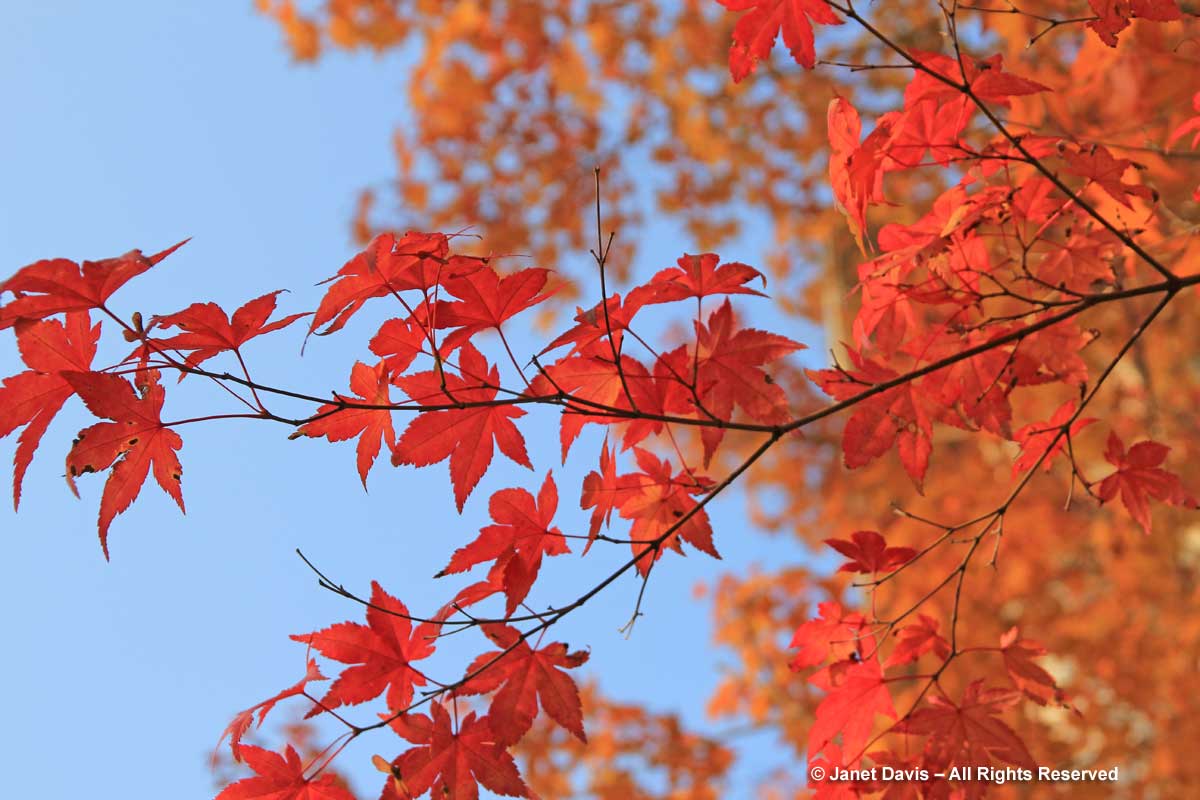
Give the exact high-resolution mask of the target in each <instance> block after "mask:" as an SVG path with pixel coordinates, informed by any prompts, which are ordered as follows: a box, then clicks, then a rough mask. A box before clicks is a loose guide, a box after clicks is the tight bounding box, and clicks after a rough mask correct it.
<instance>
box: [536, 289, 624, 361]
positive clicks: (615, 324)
mask: <svg viewBox="0 0 1200 800" xmlns="http://www.w3.org/2000/svg"><path fill="white" fill-rule="evenodd" d="M646 296H647V295H646V293H645V292H643V293H641V294H640V295H638V294H636V293H635V292H630V294H629V296H628V297H626V298H625V301H624V303H622V302H621V295H620V294H614V295H612V296H611V297H609V298H608V299H607V300H605V301H604V305H603V306H601V305H600V304H599V303H597V304H596V305H594V306H592V307H591V308H590V309H588V310H586V311H585V310H583V309H582V308H579V307H578V306H576V307H575V312H576V313H575V322H576V323H577V324H576V325H575V327H573V328H571V329H569V330H567V331H565V332H564V333H562V334H559V336H558V337H556V338H555V339H554V341H552V342H550V344H548V345H546V346H545V347H544V348H542V351H541V352H540V353H538V355H539V356H540V355H545V354H546V353H548V352H550V351H551V350H554V349H555V348H558V347H562V346H563V345H565V344H569V345H571V351H570V352H569V353H567V355H568V356H573V355H577V354H579V353H587V354H589V355H600V356H603V355H604V354H605V353H607V355H608V357H609V358H610V359H611V358H612V348H613V345H610V344H609V343H608V342H607V341H605V342H603V344H602V346H601V349H599V350H597V349H595V348H593V345H595V344H596V343H597V342H600V341H601V340H603V339H607V338H608V332H609V330H610V329H611V330H612V338H613V343H614V344H615V346H616V349H617V351H618V352H620V349H621V341H622V336H623V333H622V332H623V331H625V330H626V329H628V327H629V323H630V322H631V321H632V320H633V317H634V315H635V314H637V312H638V311H639V310H640V309H641V308H642V306H643V301H644V300H645V298H646Z"/></svg>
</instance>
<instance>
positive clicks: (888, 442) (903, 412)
mask: <svg viewBox="0 0 1200 800" xmlns="http://www.w3.org/2000/svg"><path fill="white" fill-rule="evenodd" d="M848 352H849V354H850V358H851V360H852V361H853V362H854V365H855V368H856V369H855V371H853V372H851V371H848V370H843V369H831V370H810V371H809V372H808V373H807V374H808V376H809V378H811V379H812V380H813V381H814V382H815V383H816V384H817V385H818V386H820V387H821V390H822V391H824V392H825V393H826V394H828V395H830V396H832V397H834V398H835V399H837V400H849V399H851V398H853V397H856V396H857V395H859V394H862V393H863V392H864V391H866V390H867V389H869V388H870V387H871V386H873V385H875V384H878V383H883V382H884V381H888V380H891V379H892V378H895V377H896V375H897V373H896V372H895V371H894V370H891V369H888V368H887V367H884V366H883V365H881V364H877V363H876V362H874V361H872V360H871V359H869V358H866V357H864V356H862V355H861V354H859V353H858V352H857V351H855V350H853V349H848ZM929 406H930V398H929V396H928V395H927V394H926V393H924V392H922V391H921V388H920V386H919V385H918V384H917V382H915V381H910V382H908V383H906V384H904V385H902V386H897V387H895V388H892V389H888V390H887V391H884V392H880V393H878V394H876V395H874V396H872V397H868V398H866V399H865V400H862V401H860V402H859V403H857V404H856V405H855V406H854V413H853V414H852V415H851V417H850V419H849V420H847V421H846V427H845V428H844V429H843V431H842V452H843V455H844V458H845V462H846V466H847V467H849V468H850V469H857V468H858V467H862V466H866V465H867V464H869V463H871V462H872V461H874V460H875V459H876V458H879V457H880V456H881V455H883V454H884V453H886V452H888V451H889V450H891V449H892V447H893V446H895V447H896V448H897V449H898V451H899V454H900V463H901V464H902V465H903V466H904V470H905V471H906V472H907V473H908V475H909V477H910V478H912V480H913V483H915V484H916V486H917V489H918V491H920V489H921V484H922V482H923V481H924V478H925V471H926V470H927V469H928V468H929V456H930V454H931V453H932V452H933V419H932V417H931V409H930V407H929Z"/></svg>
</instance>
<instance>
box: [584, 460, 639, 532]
mask: <svg viewBox="0 0 1200 800" xmlns="http://www.w3.org/2000/svg"><path fill="white" fill-rule="evenodd" d="M637 491H638V481H637V478H636V476H633V475H617V459H616V453H615V452H614V451H612V450H610V449H609V447H608V440H607V439H606V440H605V441H604V444H603V446H602V447H601V449H600V471H599V472H596V471H595V470H593V471H592V472H589V473H588V474H587V475H586V476H584V479H583V494H582V496H581V497H580V499H579V507H580V508H582V509H585V510H586V509H589V508H590V509H592V519H591V523H590V525H589V527H588V543H587V547H585V548H584V550H583V552H584V553H585V554H586V553H587V551H588V548H590V547H591V546H592V542H593V541H595V538H596V536H597V534H599V533H600V526H601V525H608V524H609V522H610V521H611V520H612V514H613V511H615V510H616V509H619V508H620V507H621V506H623V505H624V504H625V501H626V500H628V499H629V498H630V497H632V496H633V495H634V494H636V493H637Z"/></svg>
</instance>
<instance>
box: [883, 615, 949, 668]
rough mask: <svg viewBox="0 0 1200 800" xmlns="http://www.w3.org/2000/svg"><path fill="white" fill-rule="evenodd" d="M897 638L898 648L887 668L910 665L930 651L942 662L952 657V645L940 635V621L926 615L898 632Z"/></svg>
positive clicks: (891, 656) (887, 662)
mask: <svg viewBox="0 0 1200 800" xmlns="http://www.w3.org/2000/svg"><path fill="white" fill-rule="evenodd" d="M896 638H897V642H896V648H895V649H894V650H892V654H891V655H890V656H888V660H887V661H886V662H885V663H884V666H885V667H896V666H900V665H901V664H908V663H909V662H912V661H916V660H917V659H918V658H920V657H921V656H922V655H924V654H925V653H928V652H930V651H932V652H933V653H934V655H936V656H937V657H938V658H940V659H942V660H945V659H946V658H949V656H950V643H949V642H947V641H946V639H945V637H943V636H942V635H941V634H940V633H938V621H937V620H936V619H934V618H933V617H930V616H927V615H925V614H918V615H917V621H916V622H915V623H914V624H912V625H905V626H904V627H903V628H901V629H900V630H898V631H896Z"/></svg>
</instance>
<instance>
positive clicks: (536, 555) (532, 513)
mask: <svg viewBox="0 0 1200 800" xmlns="http://www.w3.org/2000/svg"><path fill="white" fill-rule="evenodd" d="M488 510H489V511H490V512H491V515H492V519H493V520H494V521H495V523H496V524H495V525H488V526H487V527H485V528H483V529H482V530H480V532H479V537H478V538H477V539H475V541H473V542H471V543H470V544H469V545H467V546H466V547H461V548H459V549H458V550H456V551H454V555H453V556H452V557H451V558H450V563H449V564H447V565H446V568H445V569H443V570H442V571H441V572H439V573H438V575H437V577H441V576H442V575H448V574H453V573H456V572H463V571H465V570H468V569H470V568H471V567H473V566H475V565H476V564H480V563H483V562H484V561H495V562H496V567H498V568H499V570H500V575H499V576H498V577H500V579H501V585H502V586H503V589H504V594H505V596H506V597H507V602H506V604H505V608H504V615H505V616H506V617H507V616H511V615H512V613H513V611H514V610H516V607H517V606H518V605H520V604H521V603H522V602H523V601H524V600H525V597H526V596H527V595H528V594H529V590H530V588H531V587H532V586H533V582H534V581H535V580H537V576H538V571H539V570H540V569H541V567H542V557H543V556H557V555H562V554H563V553H569V552H571V548H569V547H567V540H566V539H565V538H563V535H562V532H561V531H560V530H559V529H558V528H554V527H551V523H552V522H553V521H554V514H555V512H556V511H557V510H558V487H557V486H555V484H554V477H553V475H552V474H551V473H549V472H547V473H546V479H545V480H544V481H543V482H542V488H541V490H540V491H539V492H538V496H537V498H536V499H535V498H534V496H533V495H531V494H530V493H529V492H527V491H525V490H524V489H501V490H500V491H498V492H496V493H495V494H493V495H492V498H491V500H489V501H488Z"/></svg>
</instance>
